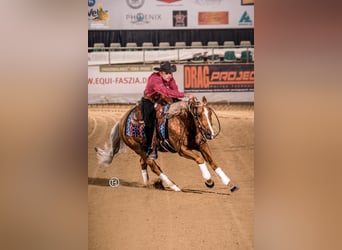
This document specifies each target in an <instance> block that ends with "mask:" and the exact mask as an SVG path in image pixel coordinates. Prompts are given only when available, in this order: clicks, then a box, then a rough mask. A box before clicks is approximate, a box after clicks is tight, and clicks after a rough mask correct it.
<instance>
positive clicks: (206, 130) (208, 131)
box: [189, 96, 220, 140]
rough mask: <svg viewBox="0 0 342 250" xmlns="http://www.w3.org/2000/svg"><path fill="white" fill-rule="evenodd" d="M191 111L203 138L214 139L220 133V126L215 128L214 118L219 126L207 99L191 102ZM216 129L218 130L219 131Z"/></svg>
mask: <svg viewBox="0 0 342 250" xmlns="http://www.w3.org/2000/svg"><path fill="white" fill-rule="evenodd" d="M189 111H190V113H191V114H192V115H193V117H194V119H195V124H196V126H197V128H198V129H199V131H200V132H201V134H202V136H203V137H204V138H206V139H209V140H211V139H214V138H215V137H216V136H217V135H218V134H219V132H220V125H218V128H214V126H213V117H214V118H215V119H216V121H217V122H218V124H219V121H218V118H217V116H216V114H215V112H214V111H213V110H212V109H211V108H210V107H209V106H208V105H207V99H206V98H205V96H203V97H202V102H200V101H197V100H196V99H190V100H189ZM215 129H218V130H217V131H216V130H215Z"/></svg>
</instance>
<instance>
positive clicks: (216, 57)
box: [207, 54, 220, 63]
mask: <svg viewBox="0 0 342 250" xmlns="http://www.w3.org/2000/svg"><path fill="white" fill-rule="evenodd" d="M207 61H208V62H211V63H214V62H219V61H220V56H219V55H217V54H214V55H210V56H208V57H207Z"/></svg>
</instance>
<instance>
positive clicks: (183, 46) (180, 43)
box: [175, 42, 186, 48]
mask: <svg viewBox="0 0 342 250" xmlns="http://www.w3.org/2000/svg"><path fill="white" fill-rule="evenodd" d="M175 47H182V48H185V47H186V43H185V42H176V43H175Z"/></svg>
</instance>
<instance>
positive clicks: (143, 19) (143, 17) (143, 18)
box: [126, 12, 161, 24]
mask: <svg viewBox="0 0 342 250" xmlns="http://www.w3.org/2000/svg"><path fill="white" fill-rule="evenodd" d="M126 20H128V21H129V22H130V23H132V24H148V23H150V22H152V21H153V22H157V21H160V20H161V14H144V13H141V12H140V13H137V14H127V15H126Z"/></svg>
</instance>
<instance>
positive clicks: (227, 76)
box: [184, 64, 254, 92]
mask: <svg viewBox="0 0 342 250" xmlns="http://www.w3.org/2000/svg"><path fill="white" fill-rule="evenodd" d="M184 91H185V92H249V91H254V64H227V65H223V64H221V65H208V64H205V65H184Z"/></svg>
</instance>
